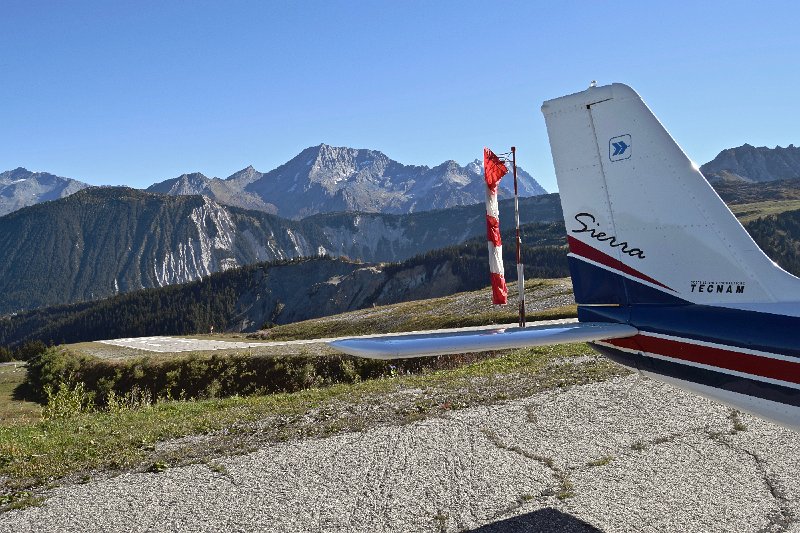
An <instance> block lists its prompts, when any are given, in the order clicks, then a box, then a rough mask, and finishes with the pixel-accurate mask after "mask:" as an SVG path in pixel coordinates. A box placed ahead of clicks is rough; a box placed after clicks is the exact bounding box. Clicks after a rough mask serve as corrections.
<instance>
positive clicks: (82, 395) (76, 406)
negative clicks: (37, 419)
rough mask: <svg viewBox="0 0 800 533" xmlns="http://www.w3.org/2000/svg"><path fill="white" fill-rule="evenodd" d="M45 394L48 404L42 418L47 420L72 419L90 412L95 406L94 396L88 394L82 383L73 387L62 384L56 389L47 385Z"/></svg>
mask: <svg viewBox="0 0 800 533" xmlns="http://www.w3.org/2000/svg"><path fill="white" fill-rule="evenodd" d="M44 394H45V397H46V398H47V402H46V404H45V406H44V409H43V410H42V418H45V419H47V420H57V419H64V418H72V417H73V416H75V415H78V414H80V413H83V412H86V411H90V410H91V409H92V406H93V405H94V394H93V393H90V392H87V391H86V387H85V385H84V384H83V383H81V382H78V383H76V384H75V385H72V386H70V385H68V384H66V383H63V382H62V383H59V385H58V387H57V388H55V389H54V388H53V386H52V385H50V384H47V385H46V386H45V389H44Z"/></svg>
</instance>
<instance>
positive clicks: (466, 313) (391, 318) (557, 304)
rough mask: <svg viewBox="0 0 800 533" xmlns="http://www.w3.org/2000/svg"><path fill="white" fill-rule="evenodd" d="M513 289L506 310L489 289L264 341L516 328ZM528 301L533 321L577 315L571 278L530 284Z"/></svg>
mask: <svg viewBox="0 0 800 533" xmlns="http://www.w3.org/2000/svg"><path fill="white" fill-rule="evenodd" d="M515 289H516V286H515V284H510V286H509V298H508V305H506V306H503V307H498V306H493V305H492V304H491V295H490V292H489V290H488V289H481V290H478V291H471V292H463V293H458V294H454V295H451V296H444V297H441V298H431V299H429V300H416V301H412V302H402V303H398V304H392V305H384V306H379V307H373V308H368V309H361V310H358V311H352V312H350V313H342V314H340V315H334V316H330V317H323V318H316V319H313V320H305V321H303V322H295V323H293V324H285V325H281V326H276V327H274V328H272V329H269V330H267V331H265V332H262V336H263V337H264V338H266V339H268V340H275V341H279V340H295V339H317V338H325V337H335V336H347V335H366V334H370V333H396V332H403V331H419V330H427V329H441V328H459V327H466V326H483V325H488V324H508V323H514V322H516V321H517V316H518V315H517V297H516V294H515ZM525 301H526V317H527V320H528V321H529V322H533V321H536V320H549V319H556V318H573V317H576V316H577V308H576V306H575V305H574V301H573V299H572V285H571V283H570V281H569V279H534V280H528V281H526V282H525Z"/></svg>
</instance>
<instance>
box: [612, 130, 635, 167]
mask: <svg viewBox="0 0 800 533" xmlns="http://www.w3.org/2000/svg"><path fill="white" fill-rule="evenodd" d="M632 151H633V148H631V135H630V134H629V133H626V134H625V135H617V136H616V137H611V139H609V140H608V158H609V159H610V160H611V162H612V163H613V162H615V161H624V160H625V159H630V157H631V152H632Z"/></svg>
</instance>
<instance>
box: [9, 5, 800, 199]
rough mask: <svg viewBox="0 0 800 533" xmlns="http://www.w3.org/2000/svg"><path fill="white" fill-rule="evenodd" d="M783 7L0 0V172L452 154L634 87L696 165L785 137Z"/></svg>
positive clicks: (168, 173) (202, 168)
mask: <svg viewBox="0 0 800 533" xmlns="http://www.w3.org/2000/svg"><path fill="white" fill-rule="evenodd" d="M798 6H800V4H798V3H797V2H788V1H787V2H759V3H756V2H736V1H733V2H731V1H725V2H696V1H695V2H663V3H661V4H660V5H656V3H655V2H595V1H592V2H589V1H587V2H571V1H557V2H518V3H517V2H502V3H500V2H485V1H484V2H467V1H457V2H455V1H454V2H449V1H425V2H414V1H402V2H400V1H393V2H388V1H387V2H380V1H363V2H361V1H350V0H348V1H318V2H303V1H273V2H235V1H232V2H231V1H226V2H169V1H156V2H148V1H138V0H137V1H119V2H116V1H112V2H107V1H103V2H100V1H98V2H80V1H75V2H61V1H52V2H39V1H31V0H3V2H2V3H0V20H2V22H3V23H2V30H0V171H2V170H7V169H11V168H16V167H18V166H24V167H26V168H29V169H31V170H42V171H48V172H53V173H55V174H58V175H62V176H67V177H71V178H75V179H79V180H83V181H86V182H88V183H92V184H127V185H131V186H134V187H145V186H147V185H149V184H151V183H153V182H156V181H161V180H163V179H167V178H172V177H175V176H177V175H179V174H181V173H184V172H192V171H199V172H203V173H204V174H206V175H208V176H218V177H226V176H228V175H230V174H232V173H233V172H235V171H236V170H239V169H241V168H244V167H246V166H247V165H249V164H252V165H253V166H255V167H256V168H257V169H259V170H261V171H268V170H271V169H273V168H274V167H276V166H277V165H279V164H281V163H283V162H285V161H286V160H288V159H290V158H291V157H293V156H294V155H296V154H297V153H298V152H299V151H300V150H302V149H303V148H306V147H308V146H312V145H316V144H319V143H321V142H324V143H327V144H332V145H338V146H352V147H358V148H374V149H378V150H381V151H383V152H385V153H386V154H387V155H388V156H390V157H392V158H393V159H396V160H398V161H400V162H403V163H408V164H412V163H413V164H427V165H435V164H439V163H441V162H443V161H444V160H447V159H455V160H456V161H458V162H459V163H461V164H465V163H467V162H469V161H471V160H473V159H475V158H477V157H480V156H481V150H482V148H483V146H484V145H488V146H490V147H493V148H495V149H496V150H498V151H500V150H504V149H506V148H507V147H508V146H510V145H512V144H515V145H516V146H517V147H518V150H519V161H520V164H521V165H522V166H524V167H525V168H526V169H527V170H529V171H530V172H531V173H532V174H533V175H534V176H535V177H537V178H538V179H539V180H540V182H541V183H542V185H544V187H545V188H547V189H548V190H551V191H552V190H555V189H556V186H555V178H554V174H553V168H552V161H551V158H550V152H549V146H548V143H547V136H546V132H545V127H544V121H543V119H542V116H541V113H540V112H539V106H540V105H541V103H542V101H543V100H545V99H548V98H552V97H556V96H560V95H562V94H567V93H570V92H575V91H578V90H583V89H584V88H586V87H587V86H588V84H589V82H590V81H591V80H592V79H596V80H598V82H599V83H600V84H605V83H609V82H613V81H621V82H625V83H628V84H629V85H631V86H633V87H634V88H635V89H636V90H637V91H639V93H640V94H641V95H642V96H643V98H644V99H645V101H646V102H647V103H648V104H649V105H650V107H651V108H652V109H653V110H654V111H655V113H656V115H657V116H658V117H659V118H660V119H661V121H662V122H663V123H664V124H665V125H666V127H667V129H669V130H670V132H671V133H672V134H673V136H674V137H675V138H676V139H677V140H678V142H679V143H680V144H681V145H682V146H683V148H684V150H685V151H686V152H687V153H688V154H689V156H690V157H691V158H692V159H694V160H695V161H697V162H699V163H704V162H706V161H708V160H710V159H712V158H713V157H714V156H715V155H716V154H717V152H719V151H720V150H721V149H724V148H727V147H731V146H738V145H741V144H743V143H745V142H747V143H750V144H753V145H756V146H761V145H767V146H775V145H776V144H780V145H782V146H785V145H787V144H790V143H794V144H800V104H798V101H797V94H798V89H799V88H800V67H799V66H798V65H799V64H800V63H799V60H800V25H799V24H800V23H799V22H798V21H800V7H798Z"/></svg>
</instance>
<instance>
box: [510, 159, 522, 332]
mask: <svg viewBox="0 0 800 533" xmlns="http://www.w3.org/2000/svg"><path fill="white" fill-rule="evenodd" d="M511 163H512V166H513V167H514V216H515V217H516V221H517V285H518V288H519V327H521V328H524V327H525V269H524V267H523V264H522V238H521V237H520V233H519V193H518V192H517V149H516V147H514V146H512V147H511Z"/></svg>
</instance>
